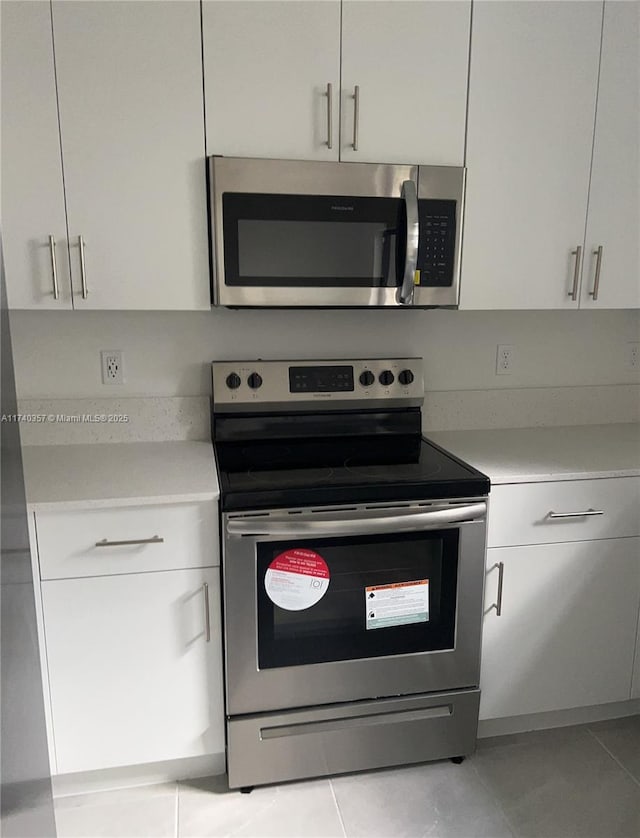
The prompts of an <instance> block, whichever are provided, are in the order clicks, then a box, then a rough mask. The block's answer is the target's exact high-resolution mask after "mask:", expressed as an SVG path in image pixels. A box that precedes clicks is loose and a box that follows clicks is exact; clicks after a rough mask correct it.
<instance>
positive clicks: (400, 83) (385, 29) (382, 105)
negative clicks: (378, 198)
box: [340, 0, 471, 166]
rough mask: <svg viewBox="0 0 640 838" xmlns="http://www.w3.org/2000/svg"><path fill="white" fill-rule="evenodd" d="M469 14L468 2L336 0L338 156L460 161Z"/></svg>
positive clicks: (368, 159)
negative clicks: (339, 33)
mask: <svg viewBox="0 0 640 838" xmlns="http://www.w3.org/2000/svg"><path fill="white" fill-rule="evenodd" d="M470 15H471V4H470V3H469V2H455V3H453V2H451V3H443V2H432V1H431V0H426V2H425V1H424V0H413V1H411V0H410V1H409V2H407V1H406V0H384V2H362V0H343V3H342V103H341V106H342V114H341V132H342V137H341V143H340V158H341V159H342V160H352V161H354V162H356V161H363V162H365V161H366V162H382V163H425V164H434V165H442V166H462V165H463V163H464V133H465V118H466V108H467V74H468V66H469V27H470ZM356 94H357V98H356Z"/></svg>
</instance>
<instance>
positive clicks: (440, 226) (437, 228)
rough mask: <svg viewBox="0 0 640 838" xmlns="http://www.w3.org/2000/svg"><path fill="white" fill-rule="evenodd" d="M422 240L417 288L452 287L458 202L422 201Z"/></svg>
mask: <svg viewBox="0 0 640 838" xmlns="http://www.w3.org/2000/svg"><path fill="white" fill-rule="evenodd" d="M418 216H419V219H420V239H419V241H418V265H417V270H418V271H419V274H416V285H427V286H430V287H433V286H449V285H451V284H452V283H453V275H454V265H455V252H456V202H455V201H449V200H435V199H424V198H423V199H421V200H419V201H418Z"/></svg>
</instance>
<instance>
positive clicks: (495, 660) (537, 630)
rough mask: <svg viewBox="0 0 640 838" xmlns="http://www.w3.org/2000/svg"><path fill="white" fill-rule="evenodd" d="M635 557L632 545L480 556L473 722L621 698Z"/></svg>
mask: <svg viewBox="0 0 640 838" xmlns="http://www.w3.org/2000/svg"><path fill="white" fill-rule="evenodd" d="M639 551H640V538H616V539H603V540H600V541H586V542H585V541H582V542H569V543H565V544H537V545H533V546H526V547H502V548H494V549H490V550H488V551H487V579H486V585H485V620H484V631H483V640H482V665H481V674H480V687H481V690H482V693H481V700H480V718H481V719H493V718H502V717H506V716H517V715H521V714H528V713H540V712H545V711H549V710H561V709H566V708H570V707H582V706H585V707H586V706H589V705H595V704H604V703H606V702H609V701H625V700H627V699H629V698H630V694H631V677H632V670H633V660H634V649H635V642H636V625H637V618H638V600H639V596H640V561H639V560H638V555H639ZM500 565H501V566H502V568H501V567H500ZM501 569H502V580H503V586H502V603H501V615H500V616H497V611H496V608H495V607H493V606H494V604H495V603H496V602H497V597H498V583H499V576H500V571H501Z"/></svg>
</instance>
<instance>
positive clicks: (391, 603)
mask: <svg viewBox="0 0 640 838" xmlns="http://www.w3.org/2000/svg"><path fill="white" fill-rule="evenodd" d="M364 603H365V608H366V615H367V629H379V628H388V627H389V626H405V625H408V624H410V623H426V622H428V620H429V580H428V579H416V580H414V581H412V582H393V583H392V584H390V585H371V586H369V587H368V588H365V589H364Z"/></svg>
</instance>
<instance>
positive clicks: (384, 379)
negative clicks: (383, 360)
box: [379, 370, 395, 387]
mask: <svg viewBox="0 0 640 838" xmlns="http://www.w3.org/2000/svg"><path fill="white" fill-rule="evenodd" d="M394 379H395V376H394V374H393V373H392V372H391V370H382V372H381V373H380V378H379V381H380V384H382V385H384V386H385V387H388V386H389V384H393V382H394Z"/></svg>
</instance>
